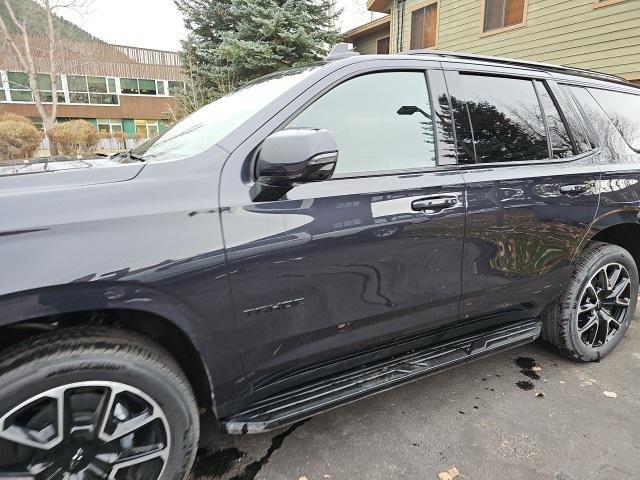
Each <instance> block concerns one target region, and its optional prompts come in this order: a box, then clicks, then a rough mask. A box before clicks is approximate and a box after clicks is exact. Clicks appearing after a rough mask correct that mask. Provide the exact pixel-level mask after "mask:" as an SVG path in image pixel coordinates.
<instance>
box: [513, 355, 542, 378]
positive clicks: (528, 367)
mask: <svg viewBox="0 0 640 480" xmlns="http://www.w3.org/2000/svg"><path fill="white" fill-rule="evenodd" d="M515 362H516V365H518V367H520V373H521V374H523V375H524V376H525V377H529V378H530V379H532V380H540V375H538V373H537V372H535V371H534V370H533V367H535V366H536V361H535V360H534V359H533V358H529V357H518V358H516V360H515Z"/></svg>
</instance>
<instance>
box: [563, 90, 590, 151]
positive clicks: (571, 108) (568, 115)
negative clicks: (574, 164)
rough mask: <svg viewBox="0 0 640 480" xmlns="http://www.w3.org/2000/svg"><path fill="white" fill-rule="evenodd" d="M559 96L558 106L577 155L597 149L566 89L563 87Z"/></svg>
mask: <svg viewBox="0 0 640 480" xmlns="http://www.w3.org/2000/svg"><path fill="white" fill-rule="evenodd" d="M558 93H559V95H556V96H555V99H556V102H558V106H559V108H560V111H561V112H562V115H563V117H564V120H565V122H566V124H567V126H568V127H569V134H570V135H571V137H572V138H573V141H574V144H575V147H576V153H583V152H588V151H589V150H592V149H594V148H595V146H596V144H595V141H593V140H592V139H591V138H590V135H589V134H588V133H587V132H586V130H585V125H584V123H583V121H582V120H581V117H580V114H579V113H578V111H577V109H576V107H575V105H574V103H573V102H572V101H571V100H570V98H571V96H570V95H569V94H568V92H567V91H566V90H565V87H564V86H562V87H561V91H559V92H558Z"/></svg>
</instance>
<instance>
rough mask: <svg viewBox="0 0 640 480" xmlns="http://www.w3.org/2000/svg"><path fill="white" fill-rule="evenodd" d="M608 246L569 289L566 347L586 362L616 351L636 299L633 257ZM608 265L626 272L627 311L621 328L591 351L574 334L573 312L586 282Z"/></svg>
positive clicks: (574, 316)
mask: <svg viewBox="0 0 640 480" xmlns="http://www.w3.org/2000/svg"><path fill="white" fill-rule="evenodd" d="M610 247H611V249H610V251H609V252H606V253H605V254H604V255H602V256H601V257H599V258H598V259H597V260H596V261H594V262H592V263H591V264H590V265H589V266H588V267H587V268H585V269H584V270H583V271H582V272H580V273H579V275H578V276H577V278H576V282H575V283H574V284H573V285H572V288H571V294H570V306H571V308H569V312H568V313H569V318H568V331H569V339H568V340H569V342H570V348H572V349H573V350H575V351H576V352H577V353H578V354H579V355H580V357H582V358H583V359H584V360H586V361H594V360H599V359H601V358H603V357H605V356H606V355H608V354H609V353H611V351H612V350H613V349H614V348H616V346H617V345H618V344H619V343H620V342H621V341H622V338H623V337H624V335H625V333H626V332H627V330H628V329H629V325H630V324H631V320H632V319H633V315H634V312H635V308H636V302H637V299H638V269H637V267H636V264H635V261H634V259H633V257H632V256H631V255H630V254H629V253H628V252H627V251H626V250H623V249H621V248H618V247H615V246H613V245H611V246H610ZM610 263H619V264H621V265H623V266H624V267H625V268H626V269H627V272H628V273H629V277H630V279H631V298H630V302H629V308H628V309H627V313H626V316H625V319H624V323H623V324H622V327H620V330H619V331H618V332H617V333H616V334H615V335H614V337H613V338H612V339H611V340H610V341H608V342H606V343H605V344H604V345H602V346H601V347H597V348H591V347H588V346H586V345H585V344H584V343H583V342H582V340H581V339H580V335H579V333H578V322H577V321H576V318H577V316H576V311H577V309H578V305H579V303H580V300H581V296H582V292H583V290H584V287H585V286H586V284H587V282H589V281H590V279H591V278H592V277H593V276H594V275H595V274H596V273H597V272H598V270H600V269H601V268H602V267H604V266H605V265H608V264H610Z"/></svg>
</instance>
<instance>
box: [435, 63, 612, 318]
mask: <svg viewBox="0 0 640 480" xmlns="http://www.w3.org/2000/svg"><path fill="white" fill-rule="evenodd" d="M444 68H445V70H447V71H446V78H447V83H448V86H449V92H450V94H451V100H452V109H453V114H454V116H455V124H456V135H457V143H458V148H459V163H460V168H461V169H460V172H461V173H462V174H463V176H464V180H465V184H466V195H467V223H466V229H465V246H464V260H463V271H462V298H461V304H460V315H461V318H462V319H466V318H478V317H493V318H494V320H495V322H496V323H501V322H509V321H514V320H519V319H523V318H532V317H534V316H537V315H538V314H539V313H540V311H541V309H542V308H543V307H544V306H546V305H547V304H549V303H550V301H551V300H552V299H553V298H555V296H557V294H558V291H559V289H560V288H561V287H562V285H563V282H564V281H565V280H566V278H567V275H568V272H569V268H570V264H571V261H572V259H573V256H574V254H575V253H576V251H577V249H578V247H579V245H580V242H581V241H582V239H583V238H584V237H585V235H586V234H587V231H588V228H589V225H590V223H591V222H592V220H593V218H594V216H595V213H596V210H597V207H598V201H599V192H598V182H597V180H598V179H599V173H598V167H597V163H596V162H595V157H594V155H596V150H594V148H593V146H592V144H591V143H590V142H589V141H588V139H587V138H586V136H585V134H584V130H583V128H582V127H583V125H581V124H580V122H581V120H579V117H578V116H577V112H576V111H575V110H573V109H572V107H571V105H570V104H569V103H568V101H567V99H566V97H564V96H563V94H562V92H560V91H559V88H558V87H557V85H556V84H555V83H554V82H553V81H551V79H550V78H549V77H548V76H547V75H546V74H545V73H543V72H537V71H530V70H517V69H513V68H502V67H489V66H481V65H464V64H457V65H456V64H445V67H444ZM543 112H544V113H543Z"/></svg>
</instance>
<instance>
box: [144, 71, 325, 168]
mask: <svg viewBox="0 0 640 480" xmlns="http://www.w3.org/2000/svg"><path fill="white" fill-rule="evenodd" d="M318 68H320V66H319V65H314V66H310V67H304V68H293V69H289V70H285V71H282V72H278V73H275V74H272V75H268V76H266V77H262V78H259V79H257V80H254V81H253V82H251V83H249V84H248V85H246V86H244V87H243V88H241V89H239V90H237V91H235V92H232V93H230V94H228V95H225V96H224V97H221V98H219V99H218V100H216V101H215V102H213V103H210V104H209V105H206V106H204V107H202V108H201V109H200V110H198V111H196V112H194V113H192V114H191V115H189V116H188V117H186V118H185V119H184V120H181V121H180V122H178V123H176V124H175V125H174V126H173V127H171V128H170V129H169V130H167V131H166V132H164V133H162V134H160V135H158V136H157V137H155V138H153V139H151V140H149V141H148V142H145V143H143V144H142V145H140V146H139V147H138V148H136V149H134V150H132V153H133V154H134V155H136V156H139V157H142V159H143V160H175V159H178V158H184V157H188V156H191V155H195V154H197V153H200V152H203V151H204V150H206V149H207V148H209V147H211V146H212V145H215V144H216V143H218V142H219V141H220V140H222V138H224V137H225V136H226V135H228V134H229V133H231V132H232V131H233V130H235V129H236V128H238V127H239V126H240V125H241V124H242V123H244V122H245V121H247V120H248V119H249V118H251V117H252V116H253V115H255V114H256V113H257V112H259V111H260V110H261V109H263V108H264V107H265V106H266V105H267V104H269V103H270V102H272V101H273V100H274V99H276V98H277V97H278V96H280V95H281V94H282V93H284V92H285V91H286V90H288V89H289V88H290V87H292V86H293V85H295V84H296V83H298V82H300V81H301V80H302V79H304V78H306V77H308V76H309V75H310V74H311V73H312V72H314V71H315V70H317V69H318Z"/></svg>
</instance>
